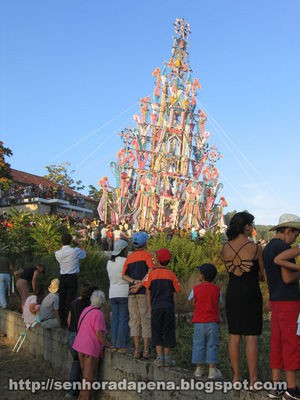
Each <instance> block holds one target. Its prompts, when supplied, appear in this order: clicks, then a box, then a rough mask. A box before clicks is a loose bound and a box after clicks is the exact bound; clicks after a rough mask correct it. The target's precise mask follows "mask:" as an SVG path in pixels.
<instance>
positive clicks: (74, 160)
mask: <svg viewBox="0 0 300 400" xmlns="http://www.w3.org/2000/svg"><path fill="white" fill-rule="evenodd" d="M0 4H1V8H0V36H1V39H0V40H1V43H0V57H1V61H0V91H1V94H0V140H2V141H4V143H5V146H7V147H9V148H10V149H11V150H12V151H13V153H14V155H13V157H11V158H10V159H9V162H10V163H11V166H12V168H15V169H18V170H22V171H26V172H29V173H33V174H37V175H44V174H46V173H47V171H46V169H45V166H46V165H49V164H53V163H54V164H59V163H62V162H64V161H69V162H71V166H72V168H73V169H75V171H76V173H75V175H74V178H76V179H81V180H82V181H83V182H84V184H85V185H86V186H88V185H89V184H92V185H94V186H97V182H98V180H99V179H100V178H102V177H103V176H105V175H106V176H108V177H109V178H110V181H111V183H114V180H113V177H112V174H111V172H110V169H109V162H110V161H111V160H115V159H116V153H117V152H118V151H119V149H120V148H121V147H122V142H121V140H120V138H119V136H118V132H120V130H122V129H124V128H125V127H128V126H132V127H133V126H134V124H133V120H132V116H133V115H134V114H136V113H138V101H139V99H140V98H142V97H145V96H147V95H152V92H153V89H154V82H155V80H154V78H153V77H152V71H153V70H154V69H155V68H156V67H162V65H163V62H164V61H168V60H169V58H170V57H171V47H172V37H173V34H174V27H173V23H174V21H175V19H176V18H184V19H185V20H186V21H187V22H189V23H190V25H191V31H192V33H191V35H190V37H189V53H190V63H191V66H192V68H193V77H197V78H198V79H199V81H200V84H201V90H200V92H199V95H198V106H199V108H202V109H204V110H205V111H206V112H207V114H208V122H207V125H206V128H207V130H209V131H210V132H211V137H210V139H209V143H210V144H211V145H212V144H216V146H217V148H218V149H219V151H220V152H221V153H222V155H223V158H222V159H221V160H220V161H219V162H218V163H217V167H218V169H219V172H220V175H221V177H220V181H221V182H222V183H223V184H224V189H223V193H222V194H223V195H224V196H225V197H226V199H227V201H228V203H229V206H228V208H227V209H225V212H226V211H232V210H234V209H236V210H238V211H241V210H244V209H247V210H248V211H249V212H251V213H253V214H254V215H255V222H256V223H257V224H270V225H271V224H275V223H277V220H278V218H279V215H280V214H282V213H285V212H291V213H295V214H298V215H300V206H299V198H300V189H299V148H300V146H299V145H300V140H299V132H300V112H299V93H300V25H299V20H300V3H299V1H298V0H251V1H250V0H226V1H224V0H209V1H208V0H206V1H205V2H204V1H202V0H185V1H178V0H165V1H163V0H153V1H149V2H144V1H140V0H139V1H136V0H132V1H130V0H127V1H121V0H118V1H109V2H108V1H102V0H88V1H84V0H81V1H79V0H60V1H58V0H51V1H50V0H43V1H40V0H26V1H23V0H0Z"/></svg>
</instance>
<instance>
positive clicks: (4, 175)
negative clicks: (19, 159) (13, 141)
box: [0, 141, 13, 189]
mask: <svg viewBox="0 0 300 400" xmlns="http://www.w3.org/2000/svg"><path fill="white" fill-rule="evenodd" d="M12 155H13V153H12V151H11V150H10V149H9V148H8V147H4V143H3V142H2V141H0V189H8V188H9V186H10V184H11V182H12V177H11V174H10V164H9V163H8V162H6V161H5V157H10V156H12Z"/></svg>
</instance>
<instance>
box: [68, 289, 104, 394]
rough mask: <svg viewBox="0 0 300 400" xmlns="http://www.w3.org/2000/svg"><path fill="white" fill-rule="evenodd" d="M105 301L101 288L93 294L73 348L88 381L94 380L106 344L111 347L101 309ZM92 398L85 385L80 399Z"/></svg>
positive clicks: (82, 315)
mask: <svg viewBox="0 0 300 400" xmlns="http://www.w3.org/2000/svg"><path fill="white" fill-rule="evenodd" d="M104 303H105V295H104V293H103V292H102V291H101V290H95V291H94V292H93V294H92V296H91V305H90V306H88V307H86V308H85V309H84V310H83V311H82V313H81V315H80V318H79V322H78V327H77V335H76V338H75V341H74V344H73V349H74V350H76V351H77V352H78V357H79V361H80V366H81V370H82V378H83V379H84V380H85V381H86V382H92V381H93V379H94V377H95V375H96V371H97V367H98V363H99V359H100V357H102V353H103V348H104V346H106V347H111V344H110V343H109V342H108V340H107V339H106V336H105V332H106V326H105V319H104V314H103V312H102V311H101V310H100V308H101V307H102V306H103V304H104ZM91 398H92V392H91V391H90V390H87V388H86V387H84V388H83V389H82V390H81V391H80V396H79V399H80V400H89V399H91Z"/></svg>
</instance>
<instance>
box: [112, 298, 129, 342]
mask: <svg viewBox="0 0 300 400" xmlns="http://www.w3.org/2000/svg"><path fill="white" fill-rule="evenodd" d="M109 301H110V304H111V310H112V318H111V319H112V321H111V336H112V345H113V347H116V348H125V347H127V346H128V338H129V325H128V322H129V312H128V298H127V297H114V298H112V299H109Z"/></svg>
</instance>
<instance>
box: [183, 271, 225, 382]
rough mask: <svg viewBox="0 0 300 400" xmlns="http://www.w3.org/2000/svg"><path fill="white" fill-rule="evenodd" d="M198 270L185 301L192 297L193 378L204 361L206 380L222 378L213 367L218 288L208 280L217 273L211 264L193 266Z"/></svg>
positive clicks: (219, 299)
mask: <svg viewBox="0 0 300 400" xmlns="http://www.w3.org/2000/svg"><path fill="white" fill-rule="evenodd" d="M196 268H197V269H198V270H199V272H200V284H198V285H196V286H195V287H194V288H193V289H192V291H191V293H190V295H189V300H194V315H193V319H192V322H193V323H194V336H193V352H192V363H193V364H196V370H195V378H201V377H202V376H203V366H204V364H208V366H209V372H208V379H220V378H222V374H221V372H220V371H219V370H218V369H217V368H216V363H217V361H218V350H219V326H218V324H219V322H220V317H219V302H221V290H220V288H219V286H217V285H215V284H214V283H212V281H213V280H214V279H215V277H216V275H217V269H216V267H215V266H214V265H213V264H209V263H206V264H202V265H201V266H199V267H196Z"/></svg>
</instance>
